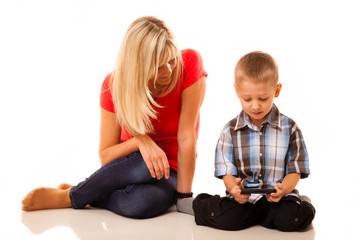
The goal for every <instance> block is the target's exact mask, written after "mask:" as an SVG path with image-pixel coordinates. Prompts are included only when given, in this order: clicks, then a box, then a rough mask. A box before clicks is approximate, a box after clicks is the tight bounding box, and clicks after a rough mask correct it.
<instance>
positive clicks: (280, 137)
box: [193, 51, 315, 231]
mask: <svg viewBox="0 0 360 240" xmlns="http://www.w3.org/2000/svg"><path fill="white" fill-rule="evenodd" d="M281 86H282V85H281V83H278V67H277V64H276V62H275V60H274V59H273V58H272V57H271V56H270V55H268V54H266V53H263V52H259V51H257V52H251V53H248V54H246V55H245V56H243V57H242V58H241V59H240V60H239V62H238V63H237V65H236V67H235V84H234V87H235V91H236V94H237V96H238V98H239V99H240V103H241V106H242V108H243V110H242V111H241V113H240V114H239V115H238V116H237V117H236V118H234V119H232V120H231V121H230V122H228V123H227V124H226V125H225V127H224V129H223V130H222V132H221V134H220V138H219V140H218V143H217V147H216V156H215V176H216V177H218V178H220V179H222V180H223V181H224V184H225V186H226V189H227V194H228V196H227V197H222V198H220V196H219V195H215V196H211V195H209V194H204V193H203V194H199V195H198V196H197V197H196V198H195V200H194V201H193V209H194V214H195V221H196V223H197V224H198V225H205V226H211V227H214V228H220V229H225V230H240V229H244V228H247V227H250V226H253V225H256V224H260V225H262V226H264V227H267V228H275V229H279V230H281V231H299V230H303V229H305V228H306V227H307V226H308V225H309V224H310V223H311V222H312V220H313V218H314V216H315V209H314V207H313V206H312V205H311V203H310V200H309V199H308V198H307V197H305V196H300V195H299V194H298V192H297V191H296V189H295V187H296V185H297V183H298V181H299V179H300V178H306V177H307V176H308V175H309V173H310V170H309V160H308V153H307V150H306V147H305V143H304V140H303V137H302V134H301V131H300V129H299V128H298V126H297V125H296V123H295V122H294V121H293V120H292V119H290V118H288V117H287V116H285V115H283V114H281V113H280V112H279V110H278V108H277V107H276V106H275V104H273V100H274V98H276V97H278V96H279V94H280V90H281ZM243 188H257V189H271V188H274V189H275V190H276V192H275V193H270V194H243V193H242V189H243Z"/></svg>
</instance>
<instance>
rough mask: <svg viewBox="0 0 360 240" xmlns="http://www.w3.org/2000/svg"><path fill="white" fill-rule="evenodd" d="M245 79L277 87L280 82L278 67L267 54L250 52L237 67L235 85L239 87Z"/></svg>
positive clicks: (241, 59)
mask: <svg viewBox="0 0 360 240" xmlns="http://www.w3.org/2000/svg"><path fill="white" fill-rule="evenodd" d="M245 79H251V80H253V81H256V82H269V83H272V84H274V85H276V84H277V82H278V81H279V70H278V65H277V64H276V62H275V60H274V58H273V57H272V56H270V55H269V54H267V53H264V52H261V51H255V52H250V53H248V54H246V55H244V56H243V57H242V58H240V60H239V61H238V62H237V64H236V67H235V84H236V85H238V84H239V83H240V81H242V80H245Z"/></svg>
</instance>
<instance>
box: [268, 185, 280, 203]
mask: <svg viewBox="0 0 360 240" xmlns="http://www.w3.org/2000/svg"><path fill="white" fill-rule="evenodd" d="M275 189H276V193H270V194H266V198H267V200H268V201H269V202H279V201H280V200H281V198H282V197H283V196H284V191H283V189H284V187H283V185H282V183H278V184H276V186H275Z"/></svg>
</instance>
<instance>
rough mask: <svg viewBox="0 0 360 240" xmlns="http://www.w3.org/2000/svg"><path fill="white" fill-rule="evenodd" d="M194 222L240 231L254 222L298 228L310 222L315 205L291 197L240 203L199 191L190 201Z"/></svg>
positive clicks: (271, 226)
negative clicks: (275, 200)
mask: <svg viewBox="0 0 360 240" xmlns="http://www.w3.org/2000/svg"><path fill="white" fill-rule="evenodd" d="M193 209H194V214H195V222H196V224H198V225H204V226H210V227H213V228H219V229H223V230H241V229H245V228H248V227H251V226H254V225H262V226H264V227H266V228H271V229H279V230H281V231H301V230H304V229H305V228H306V227H307V226H308V225H310V224H311V222H312V220H313V219H314V217H315V208H314V207H313V206H312V204H311V203H309V202H307V201H302V200H300V199H298V198H297V197H294V196H287V197H284V198H282V199H281V200H280V201H279V202H278V203H272V202H268V201H267V199H266V197H265V196H264V197H262V198H261V199H260V200H259V201H258V202H256V204H252V203H249V202H247V203H245V204H239V203H238V202H236V201H235V200H234V199H233V198H229V197H220V196H219V195H215V196H212V195H209V194H206V193H202V194H199V195H198V196H197V197H196V198H195V200H194V201H193Z"/></svg>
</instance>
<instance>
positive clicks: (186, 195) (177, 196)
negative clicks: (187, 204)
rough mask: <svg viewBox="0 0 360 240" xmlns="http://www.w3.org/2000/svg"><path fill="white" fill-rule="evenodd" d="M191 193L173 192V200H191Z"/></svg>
mask: <svg viewBox="0 0 360 240" xmlns="http://www.w3.org/2000/svg"><path fill="white" fill-rule="evenodd" d="M193 195H194V194H193V192H185V193H184V192H178V191H175V199H182V198H191V197H192V196H193Z"/></svg>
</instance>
